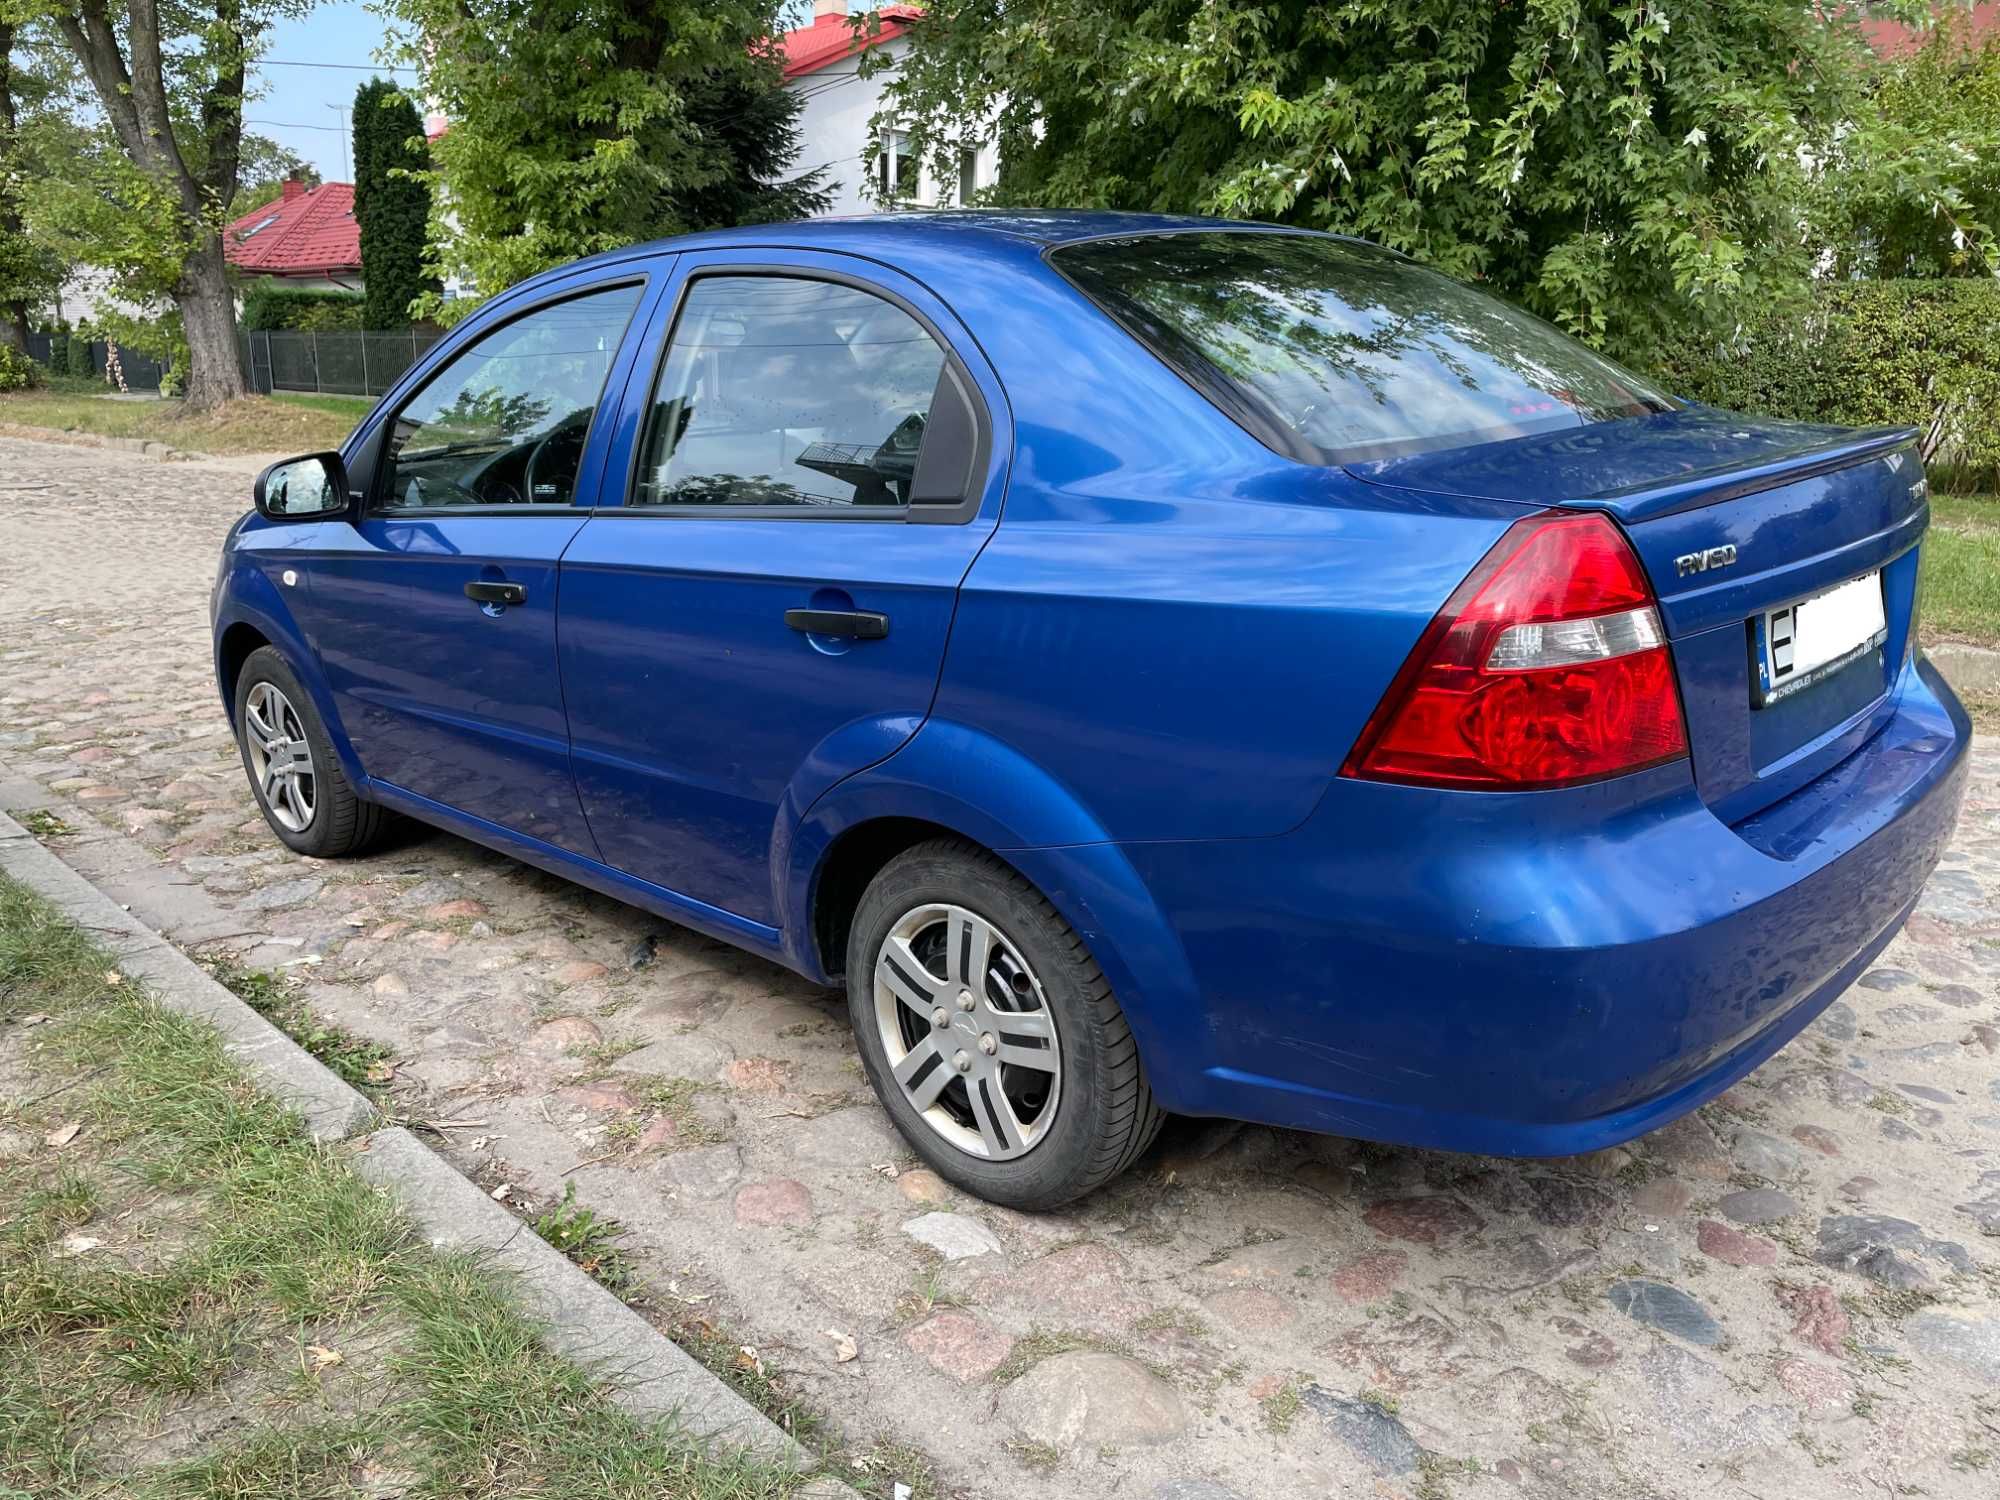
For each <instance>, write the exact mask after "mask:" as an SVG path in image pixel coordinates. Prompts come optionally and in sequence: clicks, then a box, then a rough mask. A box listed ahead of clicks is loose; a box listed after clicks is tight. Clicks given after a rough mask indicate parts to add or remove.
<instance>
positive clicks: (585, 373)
mask: <svg viewBox="0 0 2000 1500" xmlns="http://www.w3.org/2000/svg"><path fill="white" fill-rule="evenodd" d="M643 289H644V287H643V283H642V282H639V281H628V282H625V283H623V284H621V285H616V286H609V287H597V288H592V289H588V290H584V291H582V292H580V293H579V294H574V295H570V296H568V297H566V298H564V299H563V300H559V301H554V302H550V303H544V304H542V305H539V306H537V307H535V308H533V309H532V310H530V311H528V312H526V313H524V314H522V315H521V316H519V317H516V318H513V319H510V320H509V321H507V322H504V323H502V324H500V325H499V326H498V327H496V328H494V329H493V330H492V331H490V332H488V333H485V334H483V335H482V336H480V337H479V338H478V339H476V340H475V341H473V342H472V343H470V344H468V345H467V346H466V347H465V348H464V349H463V350H461V351H460V352H459V353H458V354H457V355H455V356H454V357H452V358H451V359H449V360H447V361H446V362H445V363H444V364H442V365H441V366H440V367H439V368H438V370H437V372H436V373H435V374H434V375H432V376H431V378H430V379H429V380H427V381H426V382H425V383H424V385H423V386H422V387H421V388H419V389H418V390H417V392H416V393H415V394H414V395H412V396H411V397H410V398H409V399H408V400H407V401H406V402H405V403H404V404H403V406H402V407H401V409H400V410H399V411H398V412H397V413H396V415H395V416H394V417H392V418H391V419H390V424H391V425H390V429H389V431H388V433H387V438H386V441H385V443H384V446H383V450H382V456H381V458H380V460H379V461H378V466H377V471H376V473H375V475H374V481H373V483H372V485H371V488H370V495H369V500H368V505H367V508H366V510H365V512H364V513H363V515H362V517H361V519H360V521H359V522H358V523H357V524H356V525H354V526H352V527H344V526H342V527H333V526H329V527H326V528H325V532H326V537H325V538H324V542H325V544H326V546H327V551H326V552H325V554H324V555H323V556H322V557H320V558H318V559H316V560H315V562H314V564H313V567H312V572H311V578H310V581H309V585H308V587H309V592H310V599H311V608H312V613H313V614H314V615H315V616H316V617H317V618H318V619H319V620H320V621H322V622H323V625H322V628H321V629H320V630H319V632H318V639H317V641H316V642H315V644H316V646H317V648H318V651H319V655H320V660H321V663H322V665H323V666H324V668H325V671H326V677H327V682H328V684H329V685H330V687H331V688H332V691H333V697H334V704H335V707H336V708H337V710H338V711H339V714H340V719H341V722H342V724H343V725H344V726H345V727H346V730H347V733H348V736H349V738H350V739H351V740H352V741H353V743H354V749H355V753H356V755H357V756H358V757H359V759H360V761H361V766H362V769H363V771H365V772H366V773H367V775H368V777H369V778H370V779H371V780H374V781H382V782H387V783H389V784H390V785H392V786H394V787H396V788H399V789H400V790H402V791H405V792H411V793H414V794H415V795H417V796H419V797H422V798H425V799H427V800H429V801H430V802H433V803H435V804H438V805H439V806H441V807H445V808H449V809H452V810H454V811H457V812H460V813H465V814H468V815H470V816H472V817H475V818H479V819H482V820H484V821H485V822H487V823H491V824H496V825H498V826H500V827H502V828H506V829H510V830H512V831H514V832H517V833H525V834H528V835H529V836H531V837H533V838H537V839H541V840H543V841H545V842H547V843H550V844H554V845H556V846H557V847H559V848H562V849H567V850H570V851H572V852H575V853H580V854H594V853H595V846H594V845H593V844H592V842H591V839H590V833H589V830H588V828H587V827H586V826H585V824H584V821H583V816H582V812H581V810H580V809H579V808H578V806H577V800H576V785H575V781H574V779H573V777H572V776H571V774H570V764H569V746H568V737H567V728H566V726H565V723H564V717H563V700H562V685H561V682H560V681H559V678H558V674H557V665H556V587H557V583H558V577H559V575H558V572H557V562H558V560H559V559H560V558H561V557H562V554H563V549H564V548H565V547H567V546H568V545H569V544H570V542H571V541H572V540H573V539H574V538H575V536H576V534H577V532H578V530H579V529H580V528H581V527H582V526H583V524H584V520H585V518H586V517H587V516H588V515H589V509H588V507H589V505H590V502H591V500H592V499H593V498H594V495H595V479H594V475H595V472H596V470H597V469H599V468H601V467H602V462H603V457H604V449H605V446H606V444H607V443H608V438H607V437H606V436H605V434H604V433H603V432H602V431H600V428H608V427H609V425H610V424H609V423H604V424H599V423H596V422H595V421H594V420H593V418H594V415H595V413H596V410H597V407H598V404H599V400H600V397H601V394H602V392H603V389H604V385H605V381H606V377H607V376H608V375H609V373H610V371H611V368H612V365H613V363H614V361H615V360H616V358H617V355H618V352H619V348H620V345H621V343H622V341H623V339H624V337H625V332H626V328H627V325H628V324H629V323H630V322H631V321H632V314H633V313H634V311H635V310H636V309H637V307H638V305H639V301H640V296H641V293H642V291H643ZM593 461H594V462H593Z"/></svg>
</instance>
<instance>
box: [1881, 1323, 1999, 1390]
mask: <svg viewBox="0 0 2000 1500" xmlns="http://www.w3.org/2000/svg"><path fill="white" fill-rule="evenodd" d="M1903 1337H1904V1338H1906V1339H1908V1340H1909V1341H1910V1343H1911V1345H1912V1346H1913V1347H1915V1348H1917V1349H1919V1350H1921V1351H1922V1352H1923V1353H1925V1354H1931V1355H1936V1356H1937V1357H1938V1358H1940V1359H1947V1360H1950V1361H1951V1362H1952V1363H1953V1364H1955V1365H1958V1366H1960V1367H1961V1368H1963V1369H1966V1370H1969V1371H1971V1372H1972V1373H1973V1374H1974V1375H1976V1376H1978V1377H1979V1378H1980V1379H1981V1380H1983V1381H1985V1382H1986V1384H1987V1386H1988V1387H1989V1388H1992V1387H1994V1386H2000V1315H1996V1313H1995V1311H1994V1309H1993V1308H1991V1307H1985V1308H1980V1309H1978V1310H1976V1311H1975V1310H1970V1309H1965V1308H1954V1307H1931V1308H1926V1309H1924V1311H1922V1312H1920V1313H1918V1314H1917V1315H1916V1316H1915V1317H1912V1318H1910V1319H1908V1320H1907V1321H1905V1322H1904V1324H1903Z"/></svg>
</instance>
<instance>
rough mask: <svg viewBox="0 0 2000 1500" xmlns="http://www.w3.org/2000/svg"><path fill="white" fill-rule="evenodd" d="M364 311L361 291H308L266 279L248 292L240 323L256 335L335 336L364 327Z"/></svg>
mask: <svg viewBox="0 0 2000 1500" xmlns="http://www.w3.org/2000/svg"><path fill="white" fill-rule="evenodd" d="M361 308H362V299H361V295H360V293H358V292H322V291H306V290H304V289H302V288H299V287H289V286H281V285H279V284H278V283H277V282H275V281H272V280H271V279H270V278H268V277H266V278H265V279H264V280H261V281H255V282H252V283H251V284H250V286H249V287H248V289H246V290H245V291H244V293H243V316H242V318H241V319H240V320H239V321H240V323H241V325H242V327H243V328H245V329H246V330H248V331H250V332H252V333H270V332H275V331H277V330H279V329H286V328H294V329H298V330H301V331H305V330H312V331H314V332H318V333H332V332H336V331H346V330H349V329H356V328H360V327H361V326H362V323H361Z"/></svg>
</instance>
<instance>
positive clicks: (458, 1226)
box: [0, 812, 859, 1500]
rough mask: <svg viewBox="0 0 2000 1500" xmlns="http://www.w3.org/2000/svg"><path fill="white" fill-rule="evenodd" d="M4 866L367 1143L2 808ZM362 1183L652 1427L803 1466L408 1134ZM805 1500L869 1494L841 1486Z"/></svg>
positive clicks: (735, 1398)
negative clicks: (507, 1291) (493, 1277)
mask: <svg viewBox="0 0 2000 1500" xmlns="http://www.w3.org/2000/svg"><path fill="white" fill-rule="evenodd" d="M0 872H4V873H6V874H7V875H9V876H11V877H12V878H13V879H15V880H18V881H19V882H20V883H21V884H22V885H25V886H27V887H28V888H29V889H30V890H33V891H35V892H36V893H37V894H39V895H41V896H42V897H43V898H44V899H46V900H47V901H48V902H50V904H52V905H53V906H55V907H56V908H57V909H58V910H59V911H61V912H62V913H63V914H64V915H66V916H67V917H69V918H70V920H72V921H74V922H75V923H77V925H79V926H80V927H82V928H83V929H84V930H85V931H87V932H89V933H91V934H92V935H93V936H95V937H96V938H97V940H98V941H99V942H100V943H102V944H103V945H104V947H105V948H106V949H108V950H109V951H110V952H111V954H112V955H113V956H114V957H115V958H116V959H117V962H118V967H119V968H120V969H121V970H122V971H123V972H125V973H126V974H129V975H131V976H132V977H133V978H135V979H143V980H145V981H146V983H147V986H148V988H149V989H150V990H151V992H152V993H153V994H154V995H155V996H156V997H157V998H158V999H159V1000H160V1001H161V1003H162V1004H164V1005H166V1006H168V1007H169V1008H170V1009H173V1010H176V1011H178V1012H180V1013H181V1014H183V1015H187V1016H192V1017H195V1018H196V1019H198V1020H202V1021H205V1022H207V1023H208V1024H210V1025H211V1026H214V1027H215V1028H216V1030H217V1031H219V1032H221V1033H222V1035H223V1038H224V1040H225V1042H226V1044H227V1047H228V1050H229V1052H230V1054H231V1055H232V1056H233V1057H235V1058H236V1059H237V1060H238V1061H240V1062H241V1063H242V1064H243V1066H244V1067H245V1068H246V1069H247V1070H248V1071H249V1072H250V1074H251V1075H252V1077H254V1078H255V1079H256V1081H257V1083H258V1084H259V1086H260V1087H262V1088H264V1089H265V1090H266V1091H267V1092H269V1093H270V1094H272V1095H273V1096H275V1097H276V1098H278V1099H280V1100H281V1101H283V1102H284V1103H286V1104H289V1105H291V1106H292V1107H293V1108H294V1109H296V1110H298V1112H299V1113H300V1115H301V1116H302V1117H303V1118H304V1120H305V1122H306V1127H307V1129H308V1130H309V1131H310V1132H311V1134H312V1137H313V1139H314V1140H318V1141H338V1140H344V1139H346V1138H348V1137H352V1136H359V1135H361V1133H362V1132H364V1131H367V1130H369V1129H371V1127H373V1126H374V1125H375V1124H376V1122H377V1120H378V1118H379V1117H378V1115H377V1113H376V1110H375V1107H374V1105H372V1104H370V1103H369V1102H368V1100H367V1099H366V1098H364V1097H363V1096H362V1095H361V1094H359V1093H357V1092H356V1091H355V1090H353V1089H351V1088H349V1087H348V1086H347V1085H346V1084H345V1083H343V1082H342V1081H341V1080H340V1079H339V1078H338V1077H337V1076H336V1075H335V1074H334V1073H332V1072H331V1071H330V1070H329V1069H327V1068H326V1067H325V1066H324V1065H323V1064H321V1063H320V1062H318V1061H317V1060H316V1059H314V1058H313V1057H312V1056H311V1055H309V1054H308V1053H307V1052H306V1051H305V1050H304V1049H303V1048H301V1047H300V1046H299V1045H298V1044H297V1043H296V1042H294V1041H293V1040H292V1039H291V1038H290V1037H288V1036H286V1035H285V1034H284V1033H283V1032H282V1031H280V1030H278V1028H277V1027H275V1026H273V1025H272V1024H271V1023H270V1022H269V1021H266V1020H265V1019H264V1018H263V1017H262V1016H260V1015H258V1014H257V1012H256V1011H254V1010H252V1009H251V1008H250V1007H249V1006H248V1005H246V1004H245V1003H244V1002H243V1001H242V1000H240V999H238V998H237V997H236V996H235V995H233V994H231V993H230V992H229V991H228V990H227V989H225V988H223V986H222V985H220V984H218V983H217V982H216V981H215V979H214V978H212V977H211V976H210V975H209V974H208V973H207V972H206V971H205V970H203V969H202V968H201V966H200V965H199V964H196V963H195V962H194V961H193V960H192V959H190V958H188V957H187V956H186V955H185V954H183V953H182V952H181V951H180V950H179V949H178V948H176V947H174V946H173V944H171V943H170V942H168V941H167V940H166V939H165V938H163V937H161V936H160V935H159V934H158V933H156V932H154V931H152V930H151V929H150V928H148V927H147V926H146V925H145V924H144V923H142V922H141V921H139V919H138V918H136V917H134V916H133V915H132V914H131V913H130V912H128V911H126V910H125V909H124V908H123V907H121V906H119V905H118V903H117V902H115V901H113V900H111V898H110V897H108V896H106V895H104V894H103V893H102V892H101V891H99V890H98V889H97V888H96V887H95V886H93V885H91V884H90V882H89V881H87V880H85V879H84V878H83V877H82V876H81V875H79V874H77V873H76V871H74V870H72V869H71V868H70V867H69V866H68V865H67V864H65V863H63V861H62V860H61V859H60V858H58V857H57V856H56V855H54V854H52V853H51V852H50V851H49V850H47V849H45V848H43V847H42V844H41V842H40V841H39V840H37V839H36V838H35V837H34V835H32V834H30V833H29V832H28V831H27V830H26V829H25V828H23V827H22V826H21V825H20V824H19V823H17V822H16V821H15V820H14V819H12V818H10V817H8V816H7V815H6V813H4V812H0ZM351 1159H352V1161H353V1164H354V1167H355V1170H356V1171H358V1172H359V1173H360V1174H361V1176H362V1177H363V1178H365V1179H366V1180H368V1181H369V1182H372V1183H374V1184H375V1185H376V1186H378V1187H382V1188H385V1189H387V1190H389V1191H392V1192H394V1193H395V1194H396V1195H397V1196H398V1197H399V1198H400V1199H401V1200H402V1202H403V1205H404V1207H405V1208H406V1210H407V1211H408V1212H409V1214H410V1217H411V1219H412V1220H413V1221H414V1222H415V1223H416V1225H417V1226H418V1227H419V1228H420V1229H421V1230H422V1231H423V1232H424V1234H425V1235H426V1236H427V1237H428V1238H429V1239H430V1240H431V1242H432V1243H433V1244H435V1245H441V1246H450V1247H452V1248H454V1249H464V1250H470V1251H475V1252H478V1253H480V1254H482V1255H483V1256H485V1257H486V1258H487V1259H488V1260H489V1261H490V1262H491V1264H493V1265H494V1266H496V1267H498V1268H499V1269H500V1270H502V1271H503V1272H505V1273H507V1274H508V1275H509V1276H510V1277H511V1279H512V1280H513V1282H514V1283H515V1286H516V1288H517V1294H518V1296H519V1298H520V1302H521V1306H522V1308H523V1310H524V1311H525V1312H526V1313H527V1314H528V1316H529V1317H530V1318H532V1319H533V1320H535V1322H537V1323H538V1324H539V1325H541V1327H542V1329H543V1330H544V1336H545V1337H546V1339H547V1342H548V1344H549V1347H550V1348H551V1349H553V1350H555V1351H556V1352H557V1353H559V1354H561V1355H563V1356H565V1357H567V1358H569V1359H573V1360H575V1361H576V1362H577V1363H578V1364H580V1365H583V1366H585V1367H586V1368H588V1369H590V1371H591V1373H592V1374H593V1375H595V1376H597V1377H598V1378H600V1379H604V1380H606V1381H609V1382H611V1398H612V1400H613V1401H614V1402H615V1403H616V1404H617V1405H618V1406H619V1407H620V1408H622V1409H623V1410H625V1411H628V1412H630V1413H631V1414H632V1415H634V1416H636V1417H639V1418H640V1419H642V1420H646V1419H659V1418H663V1417H664V1418H672V1419H674V1420H676V1421H677V1422H679V1423H680V1424H681V1425H682V1426H683V1427H684V1428H685V1429H686V1430H687V1431H688V1432H689V1433H690V1435H692V1436H693V1437H695V1438H696V1440H697V1441H700V1442H703V1443H704V1444H714V1445H727V1446H731V1447H736V1448H746V1449H749V1450H751V1451H752V1452H755V1453H757V1454H760V1455H762V1456H763V1457H765V1458H767V1459H773V1460H776V1461H778V1462H781V1463H784V1464H787V1465H790V1466H791V1467H794V1468H806V1467H808V1466H810V1464H811V1462H812V1459H811V1456H810V1455H809V1454H807V1453H806V1451H805V1449H803V1448H802V1447H800V1446H799V1444H798V1443H797V1442H796V1441H795V1440H794V1439H792V1438H791V1437H789V1436H787V1435H786V1433H785V1432H784V1431H783V1430H781V1429H780V1428H779V1427H778V1425H777V1424H776V1423H775V1422H773V1421H771V1420H770V1418H768V1417H766V1416H765V1415H764V1414H763V1413H762V1412H760V1411H758V1410H757V1409H756V1408H755V1407H754V1406H752V1405H750V1403H749V1402H747V1401H745V1400H744V1399H743V1398H742V1397H741V1396H739V1395H737V1394H736V1393H735V1392H734V1391H732V1390H731V1389H729V1387H728V1386H726V1385H724V1384H723V1383H722V1381H721V1380H719V1379H717V1378H716V1377H715V1376H714V1375H712V1374H710V1373H709V1372H708V1370H707V1369H705V1368H704V1367H703V1366H702V1365H701V1364H700V1363H699V1362H698V1361H696V1360H695V1359H694V1357H693V1356H691V1355H690V1354H688V1353H687V1352H686V1351H685V1350H683V1349H682V1348H681V1347H680V1346H679V1345H678V1344H676V1343H674V1342H673V1341H672V1340H671V1339H669V1338H667V1337H666V1335H664V1334H662V1333H660V1332H659V1331H658V1330H656V1329H655V1328H653V1327H652V1325H651V1324H649V1323H647V1322H646V1320H645V1319H643V1318H641V1317H640V1316H639V1315H638V1314H637V1313H635V1312H633V1311H632V1310H631V1309H630V1308H629V1307H627V1306H626V1305H625V1304H624V1303H622V1302H620V1301H619V1300H618V1299H617V1298H616V1297H614V1296H613V1295H612V1294H611V1293H610V1292H608V1291H606V1290H605V1289H604V1288H603V1287H601V1286H599V1285H598V1284H597V1283H596V1282H594V1281H592V1280H591V1279H590V1277H589V1276H587V1275H585V1274H584V1272H583V1271H581V1270H580V1269H578V1268H577V1267H576V1266H574V1265H572V1264H571V1263H570V1262H569V1261H568V1260H566V1259H565V1258H564V1257H563V1255H562V1253H561V1252H560V1251H558V1250H556V1249H554V1248H553V1247H552V1246H550V1245H549V1244H548V1243H547V1242H546V1241H544V1240H543V1239H541V1238H540V1236H538V1235H536V1234H535V1233H534V1231H532V1230H531V1229H529V1228H528V1227H527V1225H525V1224H523V1223H522V1222H521V1221H520V1220H519V1219H517V1218H515V1217H514V1216H513V1215H512V1214H511V1213H509V1212H508V1211H507V1210H506V1209H504V1208H502V1207H501V1206H500V1205H499V1204H498V1203H496V1202H494V1201H493V1200H492V1199H491V1198H489V1197H487V1195H486V1194H485V1193H483V1192H481V1191H480V1190H479V1189H478V1188H477V1187H476V1186H474V1185H473V1184H472V1183H471V1182H469V1181H467V1180H466V1179H465V1178H464V1177H463V1176H461V1175H460V1174H459V1172H458V1170H457V1169H456V1168H454V1167H453V1166H452V1165H451V1164H450V1163H449V1162H447V1161H446V1160H445V1159H444V1158H443V1157H441V1156H439V1155H438V1154H437V1153H436V1152H434V1151H432V1150H431V1149H430V1148H429V1147H428V1146H426V1145H424V1144H423V1143H422V1142H421V1141H419V1140H417V1139H416V1137H415V1136H413V1135H411V1134H410V1133H409V1131H407V1130H404V1129H402V1128H401V1127H395V1128H391V1129H385V1130H376V1131H375V1132H374V1133H373V1134H372V1135H367V1136H365V1137H363V1138H362V1139H361V1141H360V1149H359V1150H358V1151H357V1152H356V1153H355V1155H354V1156H353V1157H352V1158H351ZM797 1500H859V1497H857V1496H856V1495H855V1492H854V1491H853V1490H852V1489H850V1488H849V1487H848V1486H847V1485H845V1484H843V1483H841V1482H840V1481H839V1480H837V1479H831V1478H823V1479H820V1480H816V1481H814V1482H813V1483H811V1484H809V1485H808V1486H806V1487H805V1488H804V1489H803V1490H800V1491H799V1492H798V1495H797Z"/></svg>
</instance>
